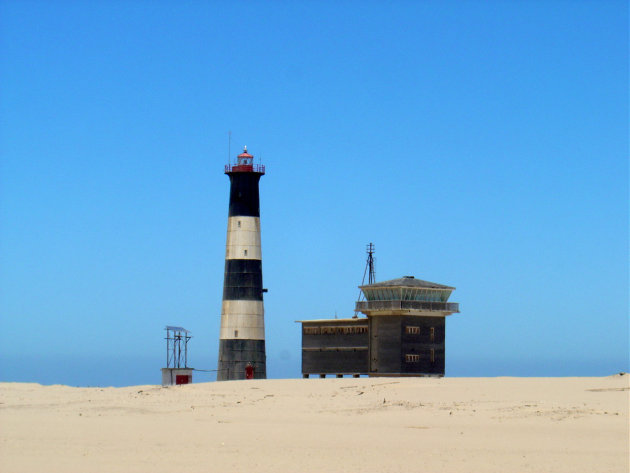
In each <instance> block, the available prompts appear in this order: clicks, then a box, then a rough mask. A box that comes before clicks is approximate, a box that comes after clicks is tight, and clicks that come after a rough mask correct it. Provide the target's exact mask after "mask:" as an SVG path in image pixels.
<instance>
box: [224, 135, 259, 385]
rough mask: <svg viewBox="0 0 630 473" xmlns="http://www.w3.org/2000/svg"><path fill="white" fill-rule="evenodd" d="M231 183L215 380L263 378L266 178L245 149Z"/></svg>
mask: <svg viewBox="0 0 630 473" xmlns="http://www.w3.org/2000/svg"><path fill="white" fill-rule="evenodd" d="M225 174H227V175H228V177H229V178H230V205H229V211H228V225H227V241H226V244H225V273H224V279H223V302H222V307H221V330H220V335H219V363H218V372H217V381H225V380H233V379H250V378H256V379H264V378H266V377H267V369H266V356H265V323H264V307H263V292H266V289H263V285H262V253H261V248H260V203H259V202H260V201H259V192H258V183H259V181H260V177H261V176H262V175H264V174H265V167H264V166H263V165H259V164H254V156H252V155H251V154H249V153H248V152H247V146H245V147H244V149H243V152H242V153H241V154H239V155H238V157H237V162H236V164H227V165H226V166H225Z"/></svg>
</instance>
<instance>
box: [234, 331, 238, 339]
mask: <svg viewBox="0 0 630 473" xmlns="http://www.w3.org/2000/svg"><path fill="white" fill-rule="evenodd" d="M234 338H238V330H234Z"/></svg>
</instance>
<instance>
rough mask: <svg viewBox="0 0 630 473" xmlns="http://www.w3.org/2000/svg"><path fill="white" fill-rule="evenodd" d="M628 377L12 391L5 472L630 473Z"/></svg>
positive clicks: (2, 459)
mask: <svg viewBox="0 0 630 473" xmlns="http://www.w3.org/2000/svg"><path fill="white" fill-rule="evenodd" d="M629 378H630V377H629V376H628V375H623V376H621V375H614V376H610V377H605V378H442V379H432V378H405V379H402V378H370V379H368V378H361V379H353V378H344V379H308V380H302V379H299V380H297V379H296V380H261V381H258V380H254V381H230V382H221V383H202V384H193V385H189V386H178V387H169V388H162V387H158V386H135V387H127V388H72V387H67V386H41V385H37V384H18V383H2V384H0V403H1V404H0V471H2V472H16V473H17V472H44V471H45V472H56V471H60V472H61V471H63V472H77V473H78V472H81V473H84V472H173V471H177V472H202V471H203V472H214V471H217V472H219V471H221V472H240V471H248V472H341V471H347V472H399V471H400V472H484V473H488V472H501V473H505V472H529V471H531V472H538V473H540V472H570V473H578V472H588V473H593V472H620V473H626V472H628V452H629V450H628V448H629V447H628V441H629V437H628V435H629V434H628V425H629V420H628V402H629V394H630V391H629V387H628V386H629Z"/></svg>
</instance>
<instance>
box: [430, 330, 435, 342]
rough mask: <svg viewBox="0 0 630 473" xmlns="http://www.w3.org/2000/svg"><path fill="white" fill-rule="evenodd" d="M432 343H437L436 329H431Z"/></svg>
mask: <svg viewBox="0 0 630 473" xmlns="http://www.w3.org/2000/svg"><path fill="white" fill-rule="evenodd" d="M431 341H432V342H434V341H435V327H431Z"/></svg>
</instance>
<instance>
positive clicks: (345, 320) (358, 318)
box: [295, 317, 368, 324]
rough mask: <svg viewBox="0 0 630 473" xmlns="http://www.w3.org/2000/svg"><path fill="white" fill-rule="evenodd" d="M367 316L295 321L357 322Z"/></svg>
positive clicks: (297, 321) (364, 320)
mask: <svg viewBox="0 0 630 473" xmlns="http://www.w3.org/2000/svg"><path fill="white" fill-rule="evenodd" d="M367 320H368V319H367V317H356V318H354V317H353V318H351V319H314V320H296V321H295V323H298V324H304V323H324V322H343V323H348V322H351V323H357V322H367Z"/></svg>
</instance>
